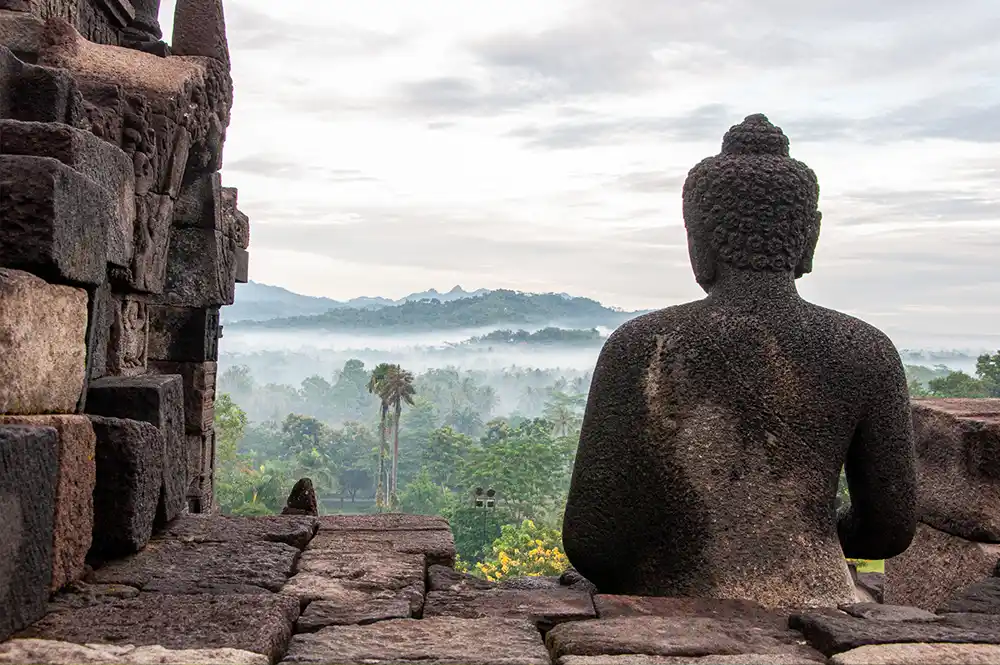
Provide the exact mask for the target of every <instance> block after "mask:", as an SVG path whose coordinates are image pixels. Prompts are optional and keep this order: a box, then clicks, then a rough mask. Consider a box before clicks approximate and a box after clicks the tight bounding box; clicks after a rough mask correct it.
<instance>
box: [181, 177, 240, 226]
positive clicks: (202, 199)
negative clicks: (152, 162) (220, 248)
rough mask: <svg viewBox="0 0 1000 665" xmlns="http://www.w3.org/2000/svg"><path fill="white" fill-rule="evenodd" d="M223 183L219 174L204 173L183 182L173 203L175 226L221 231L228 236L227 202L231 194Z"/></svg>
mask: <svg viewBox="0 0 1000 665" xmlns="http://www.w3.org/2000/svg"><path fill="white" fill-rule="evenodd" d="M226 189H229V188H224V187H223V186H222V174H220V173H218V172H215V173H206V174H204V175H199V176H196V177H194V178H192V179H191V180H189V181H188V182H185V183H184V184H183V186H182V187H181V189H180V191H179V192H178V194H177V200H176V202H175V203H174V226H178V227H182V228H200V229H209V230H212V231H220V232H221V233H223V234H224V235H230V231H229V228H228V225H227V215H226V212H227V211H226V203H227V202H228V201H227V199H229V198H230V195H229V194H228V193H226V192H225V191H224V190H226Z"/></svg>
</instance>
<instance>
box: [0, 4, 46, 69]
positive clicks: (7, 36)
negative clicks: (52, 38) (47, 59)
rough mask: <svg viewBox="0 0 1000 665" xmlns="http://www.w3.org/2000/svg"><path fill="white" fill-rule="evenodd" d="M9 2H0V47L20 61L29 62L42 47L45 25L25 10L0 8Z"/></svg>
mask: <svg viewBox="0 0 1000 665" xmlns="http://www.w3.org/2000/svg"><path fill="white" fill-rule="evenodd" d="M27 1H28V0H16V2H27ZM10 2H11V0H4V1H3V2H0V46H6V47H7V48H9V49H10V50H11V51H13V52H14V55H15V56H17V57H18V58H20V59H21V60H25V61H29V60H31V59H34V58H35V57H36V56H37V54H38V52H39V51H40V50H41V49H42V46H43V45H44V43H43V34H44V28H45V23H44V22H43V21H42V20H41V19H40V18H38V17H37V16H35V15H34V14H29V13H28V10H27V9H23V10H19V11H13V10H11V9H3V8H2V7H3V5H4V4H5V3H7V4H9V3H10Z"/></svg>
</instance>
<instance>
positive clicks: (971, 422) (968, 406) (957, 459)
mask: <svg viewBox="0 0 1000 665" xmlns="http://www.w3.org/2000/svg"><path fill="white" fill-rule="evenodd" d="M913 431H914V434H915V437H916V447H917V473H918V476H919V480H920V493H919V496H920V520H921V521H922V522H924V523H926V524H929V525H930V526H932V527H934V528H935V529H938V530H940V531H944V532H946V533H950V534H953V535H956V536H961V537H963V538H966V539H968V540H976V541H984V542H1000V399H918V400H914V402H913Z"/></svg>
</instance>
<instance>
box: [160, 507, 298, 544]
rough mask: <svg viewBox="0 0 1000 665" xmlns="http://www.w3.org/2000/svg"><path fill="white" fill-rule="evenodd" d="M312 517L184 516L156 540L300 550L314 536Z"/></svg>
mask: <svg viewBox="0 0 1000 665" xmlns="http://www.w3.org/2000/svg"><path fill="white" fill-rule="evenodd" d="M316 527H317V519H316V518H315V517H306V516H293V515H267V516H262V517H227V516H224V515H184V516H182V517H180V518H178V519H176V520H174V521H173V522H171V523H170V524H168V525H167V527H166V528H165V529H164V530H163V531H162V532H160V533H159V534H158V535H157V536H156V538H157V539H159V540H166V539H171V540H180V541H184V542H192V543H229V542H245V541H266V542H273V543H285V544H286V545H291V546H292V547H295V548H298V549H300V550H301V549H304V548H305V546H306V545H308V544H309V541H310V540H312V537H313V535H314V534H315V533H316Z"/></svg>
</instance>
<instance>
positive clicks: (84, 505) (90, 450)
mask: <svg viewBox="0 0 1000 665" xmlns="http://www.w3.org/2000/svg"><path fill="white" fill-rule="evenodd" d="M2 425H30V426H35V427H52V428H53V429H55V430H56V432H57V433H58V446H59V448H58V456H59V478H58V481H57V484H56V508H55V523H54V526H55V531H54V539H53V547H52V583H51V590H52V591H55V590H57V589H59V588H61V587H62V586H64V585H66V584H68V583H69V582H72V581H73V580H76V579H79V578H80V577H81V576H82V575H83V567H84V561H85V559H86V557H87V551H88V550H89V549H90V544H91V536H92V533H93V530H94V484H95V481H96V475H97V472H96V465H95V463H94V452H95V451H94V448H95V437H94V428H93V427H91V425H90V420H89V419H88V418H87V416H0V426H2Z"/></svg>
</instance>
